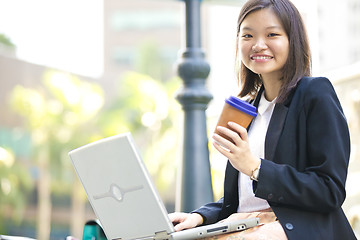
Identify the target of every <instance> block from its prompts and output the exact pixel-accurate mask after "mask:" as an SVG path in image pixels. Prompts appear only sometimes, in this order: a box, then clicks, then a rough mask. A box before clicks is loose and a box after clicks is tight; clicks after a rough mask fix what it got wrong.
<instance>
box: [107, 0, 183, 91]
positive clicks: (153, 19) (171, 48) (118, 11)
mask: <svg viewBox="0 0 360 240" xmlns="http://www.w3.org/2000/svg"><path fill="white" fill-rule="evenodd" d="M103 3H104V74H103V76H102V77H101V84H102V85H103V86H104V87H105V89H106V95H107V97H108V98H111V96H113V95H114V94H116V93H115V92H114V91H115V90H116V87H114V83H115V82H116V80H118V79H119V78H121V76H122V74H123V73H125V72H126V71H137V72H140V73H144V74H148V75H150V76H151V77H153V78H154V79H156V80H159V81H166V80H168V79H169V78H171V77H173V76H175V75H176V72H175V71H174V67H173V65H174V63H175V61H176V59H177V53H178V51H179V48H180V46H181V36H182V27H181V23H182V18H183V15H182V2H180V1H164V0H151V1H149V0H136V1H118V0H106V1H104V2H103Z"/></svg>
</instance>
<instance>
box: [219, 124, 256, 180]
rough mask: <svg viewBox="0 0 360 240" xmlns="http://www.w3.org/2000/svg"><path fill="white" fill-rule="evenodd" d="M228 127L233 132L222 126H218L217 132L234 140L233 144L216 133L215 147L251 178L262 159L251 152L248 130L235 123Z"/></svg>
mask: <svg viewBox="0 0 360 240" xmlns="http://www.w3.org/2000/svg"><path fill="white" fill-rule="evenodd" d="M228 125H229V126H230V127H231V129H232V130H230V129H229V128H225V127H222V126H218V127H217V130H218V131H219V132H221V133H222V134H224V135H226V136H228V137H229V138H230V139H232V140H233V143H232V142H231V141H229V140H227V139H226V138H223V137H221V136H220V135H218V134H216V133H215V134H214V135H213V139H214V142H213V145H214V147H215V148H216V149H217V150H218V151H219V152H220V153H221V154H223V155H224V156H225V157H227V158H228V159H229V160H230V162H231V164H232V165H233V167H234V168H236V169H237V170H239V171H240V172H242V173H244V174H246V175H248V176H250V175H251V174H252V170H254V169H255V168H257V167H258V166H259V164H260V159H258V158H256V157H255V156H254V155H253V154H252V153H251V151H250V147H249V142H248V135H247V131H246V129H245V128H243V127H242V126H240V125H239V124H237V123H234V122H229V123H228Z"/></svg>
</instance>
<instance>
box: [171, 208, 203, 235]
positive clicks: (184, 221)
mask: <svg viewBox="0 0 360 240" xmlns="http://www.w3.org/2000/svg"><path fill="white" fill-rule="evenodd" d="M169 218H170V220H171V222H172V223H173V224H174V226H175V227H174V229H175V232H178V231H181V230H184V229H189V228H194V227H196V226H199V225H201V224H202V223H203V221H204V220H203V217H202V216H201V215H200V214H198V213H182V212H175V213H170V214H169Z"/></svg>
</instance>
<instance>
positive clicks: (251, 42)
mask: <svg viewBox="0 0 360 240" xmlns="http://www.w3.org/2000/svg"><path fill="white" fill-rule="evenodd" d="M239 49H240V52H241V61H242V63H243V64H244V65H245V66H246V67H247V68H249V69H250V70H251V71H253V72H254V73H257V74H261V76H262V77H266V76H267V75H269V76H273V77H274V76H275V77H278V78H279V79H280V78H281V76H282V72H281V70H282V69H283V67H284V65H285V63H286V60H287V58H288V55H289V39H288V36H287V35H286V32H285V29H284V28H283V26H282V24H281V22H280V20H279V19H278V17H277V16H276V15H275V13H274V12H273V10H272V9H271V8H265V9H261V10H257V11H254V12H252V13H250V14H249V15H248V16H246V18H245V19H244V20H243V22H242V23H241V25H240V32H239Z"/></svg>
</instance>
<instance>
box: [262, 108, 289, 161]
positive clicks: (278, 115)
mask: <svg viewBox="0 0 360 240" xmlns="http://www.w3.org/2000/svg"><path fill="white" fill-rule="evenodd" d="M287 112H288V107H286V106H285V105H283V104H281V103H277V104H276V105H275V107H274V111H273V114H272V116H271V119H270V123H269V127H268V130H267V132H266V137H265V158H266V159H268V160H270V161H272V160H273V158H274V154H275V150H276V146H277V144H278V140H279V137H280V134H281V132H282V130H283V126H284V123H285V119H286V115H287Z"/></svg>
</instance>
